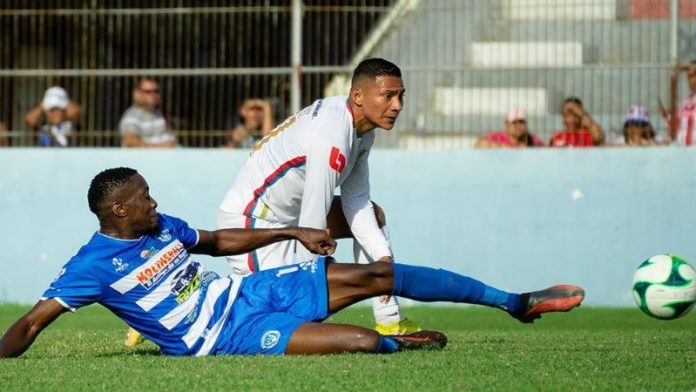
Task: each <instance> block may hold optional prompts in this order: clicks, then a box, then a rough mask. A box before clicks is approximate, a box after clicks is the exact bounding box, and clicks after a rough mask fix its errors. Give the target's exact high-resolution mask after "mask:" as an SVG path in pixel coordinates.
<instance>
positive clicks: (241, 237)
mask: <svg viewBox="0 0 696 392" xmlns="http://www.w3.org/2000/svg"><path fill="white" fill-rule="evenodd" d="M198 233H199V235H200V238H199V240H198V244H197V245H196V246H195V247H193V248H192V249H191V252H192V253H203V254H207V255H211V256H227V255H236V254H241V253H247V252H251V251H252V250H254V249H258V248H260V247H262V246H266V245H270V244H273V243H275V242H278V241H285V240H298V241H300V242H301V243H302V245H303V246H304V247H305V248H307V249H309V251H311V252H312V253H316V254H319V255H331V254H333V252H334V250H336V241H335V240H334V239H333V238H331V236H330V235H329V233H328V231H327V230H320V229H310V228H306V227H287V228H281V229H221V230H215V231H205V230H198Z"/></svg>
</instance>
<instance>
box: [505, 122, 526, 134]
mask: <svg viewBox="0 0 696 392" xmlns="http://www.w3.org/2000/svg"><path fill="white" fill-rule="evenodd" d="M505 126H506V128H507V131H508V133H509V134H510V136H512V137H513V138H515V139H520V138H522V137H523V136H525V135H526V134H527V121H525V120H515V121H505Z"/></svg>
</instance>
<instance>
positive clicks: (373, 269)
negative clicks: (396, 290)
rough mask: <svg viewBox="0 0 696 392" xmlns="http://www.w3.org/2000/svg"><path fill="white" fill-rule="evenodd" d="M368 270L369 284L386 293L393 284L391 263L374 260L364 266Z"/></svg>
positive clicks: (377, 290)
mask: <svg viewBox="0 0 696 392" xmlns="http://www.w3.org/2000/svg"><path fill="white" fill-rule="evenodd" d="M366 267H367V268H368V270H369V279H368V280H367V281H369V282H370V285H371V286H372V288H373V289H374V290H375V292H378V293H384V294H387V293H388V292H390V291H391V288H392V287H393V284H394V267H393V265H392V263H386V262H381V261H378V262H375V263H370V264H368V265H367V266H366Z"/></svg>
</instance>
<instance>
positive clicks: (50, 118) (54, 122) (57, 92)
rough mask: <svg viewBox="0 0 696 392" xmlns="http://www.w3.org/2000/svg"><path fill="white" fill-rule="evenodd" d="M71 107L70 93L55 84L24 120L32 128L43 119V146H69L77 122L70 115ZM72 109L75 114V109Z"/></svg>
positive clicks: (41, 127)
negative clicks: (69, 109)
mask: <svg viewBox="0 0 696 392" xmlns="http://www.w3.org/2000/svg"><path fill="white" fill-rule="evenodd" d="M73 105H74V104H73ZM74 106H76V105H74ZM69 107H70V99H69V98H68V93H67V92H66V91H65V89H63V88H62V87H58V86H55V87H51V88H49V89H48V90H46V92H45V93H44V97H43V100H41V103H40V104H39V105H38V106H37V107H36V108H34V109H32V110H30V111H29V112H28V113H27V114H26V115H25V116H24V121H25V122H26V123H27V125H28V126H29V127H31V128H32V129H35V128H34V126H35V125H36V124H38V123H39V122H40V121H43V124H41V125H40V126H39V128H38V129H39V130H40V131H41V133H40V135H39V143H40V145H41V146H43V147H68V146H69V145H70V144H72V143H71V139H72V137H73V131H74V130H75V123H73V121H72V120H71V119H70V117H69V116H68V108H69ZM72 110H73V116H74V115H75V109H74V108H73V109H72ZM77 115H78V117H79V108H77Z"/></svg>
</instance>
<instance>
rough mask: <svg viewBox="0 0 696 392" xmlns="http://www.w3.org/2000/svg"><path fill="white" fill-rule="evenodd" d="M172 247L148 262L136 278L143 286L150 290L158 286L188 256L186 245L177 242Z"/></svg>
mask: <svg viewBox="0 0 696 392" xmlns="http://www.w3.org/2000/svg"><path fill="white" fill-rule="evenodd" d="M171 245H172V246H171V247H167V248H168V249H167V248H165V249H163V251H162V252H159V253H158V254H156V255H155V256H157V257H153V258H152V259H151V260H150V261H148V262H147V264H145V265H146V267H145V268H142V269H141V270H140V271H139V272H138V273H137V275H136V276H135V278H136V279H137V280H138V283H140V285H141V286H143V287H144V288H145V289H147V290H149V289H150V288H152V286H154V285H155V284H157V282H159V281H160V279H162V277H164V276H165V275H167V273H168V272H170V271H171V270H172V269H174V267H176V266H177V265H178V264H179V263H180V262H181V261H182V260H183V259H184V257H185V256H186V252H184V245H183V244H182V243H181V242H179V241H177V242H173V243H172V244H171Z"/></svg>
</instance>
